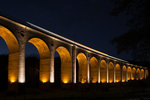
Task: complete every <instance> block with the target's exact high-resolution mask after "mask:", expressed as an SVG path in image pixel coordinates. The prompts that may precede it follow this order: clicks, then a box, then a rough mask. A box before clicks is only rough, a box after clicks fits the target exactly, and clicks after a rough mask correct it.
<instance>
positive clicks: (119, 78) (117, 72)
mask: <svg viewBox="0 0 150 100" xmlns="http://www.w3.org/2000/svg"><path fill="white" fill-rule="evenodd" d="M115 70H116V71H115V74H116V82H120V81H121V68H120V65H119V64H116V66H115Z"/></svg>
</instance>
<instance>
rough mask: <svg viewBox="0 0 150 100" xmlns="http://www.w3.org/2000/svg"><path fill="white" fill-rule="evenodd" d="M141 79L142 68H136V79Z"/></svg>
mask: <svg viewBox="0 0 150 100" xmlns="http://www.w3.org/2000/svg"><path fill="white" fill-rule="evenodd" d="M139 79H140V69H139V68H137V70H136V80H139Z"/></svg>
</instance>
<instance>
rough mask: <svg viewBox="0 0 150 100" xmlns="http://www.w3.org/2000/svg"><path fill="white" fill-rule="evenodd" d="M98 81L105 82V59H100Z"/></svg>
mask: <svg viewBox="0 0 150 100" xmlns="http://www.w3.org/2000/svg"><path fill="white" fill-rule="evenodd" d="M100 81H101V82H102V83H106V82H107V63H106V61H105V60H101V61H100Z"/></svg>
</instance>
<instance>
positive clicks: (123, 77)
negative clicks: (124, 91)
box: [122, 65, 127, 82]
mask: <svg viewBox="0 0 150 100" xmlns="http://www.w3.org/2000/svg"><path fill="white" fill-rule="evenodd" d="M126 74H127V68H126V66H125V65H124V66H123V67H122V82H126V76H127V75H126Z"/></svg>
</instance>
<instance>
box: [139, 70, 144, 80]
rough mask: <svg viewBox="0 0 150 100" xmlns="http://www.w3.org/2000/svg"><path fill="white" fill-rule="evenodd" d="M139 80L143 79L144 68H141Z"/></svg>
mask: <svg viewBox="0 0 150 100" xmlns="http://www.w3.org/2000/svg"><path fill="white" fill-rule="evenodd" d="M140 79H141V80H143V79H144V69H141V77H140Z"/></svg>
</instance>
